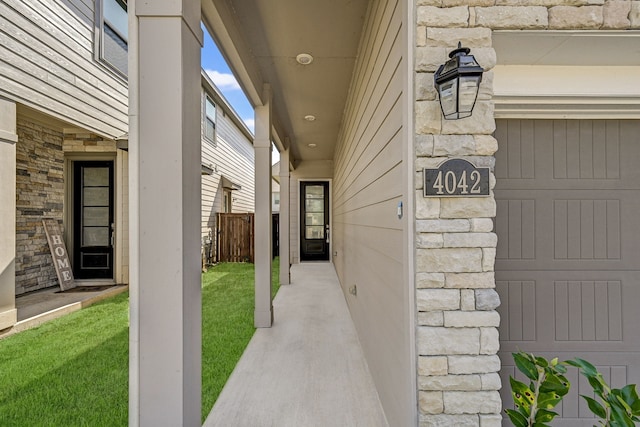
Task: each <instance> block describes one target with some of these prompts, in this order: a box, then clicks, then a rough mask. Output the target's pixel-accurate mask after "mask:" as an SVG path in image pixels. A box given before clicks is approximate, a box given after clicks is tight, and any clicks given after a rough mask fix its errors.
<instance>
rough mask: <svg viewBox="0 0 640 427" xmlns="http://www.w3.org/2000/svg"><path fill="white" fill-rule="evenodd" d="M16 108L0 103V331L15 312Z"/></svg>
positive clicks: (14, 105)
mask: <svg viewBox="0 0 640 427" xmlns="http://www.w3.org/2000/svg"><path fill="white" fill-rule="evenodd" d="M17 142H18V135H17V131H16V104H15V102H12V101H8V100H5V99H0V236H1V237H0V330H2V329H5V328H9V327H11V326H13V325H14V324H15V323H16V321H17V311H16V262H15V259H16V143H17Z"/></svg>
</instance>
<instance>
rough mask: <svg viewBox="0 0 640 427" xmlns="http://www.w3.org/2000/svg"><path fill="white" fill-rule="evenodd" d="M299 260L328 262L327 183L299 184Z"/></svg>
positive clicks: (308, 182)
mask: <svg viewBox="0 0 640 427" xmlns="http://www.w3.org/2000/svg"><path fill="white" fill-rule="evenodd" d="M300 198H301V200H302V202H301V203H300V259H301V260H302V261H328V260H329V242H330V240H329V183H328V182H321V181H320V182H310V181H304V182H301V183H300Z"/></svg>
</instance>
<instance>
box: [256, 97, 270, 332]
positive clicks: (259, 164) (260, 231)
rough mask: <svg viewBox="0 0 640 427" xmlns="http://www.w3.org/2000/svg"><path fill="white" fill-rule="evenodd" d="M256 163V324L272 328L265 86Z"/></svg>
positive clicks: (258, 118) (258, 115)
mask: <svg viewBox="0 0 640 427" xmlns="http://www.w3.org/2000/svg"><path fill="white" fill-rule="evenodd" d="M255 115H256V122H255V131H256V137H255V140H254V142H253V147H254V150H255V159H256V160H255V162H256V175H255V179H256V183H255V189H256V190H255V191H256V199H255V200H256V213H255V231H254V239H255V267H256V272H255V279H256V284H255V299H256V302H255V304H256V307H255V312H254V324H255V326H256V328H269V327H271V324H272V323H273V306H272V304H271V254H272V246H271V179H272V178H271V87H270V86H269V85H265V86H264V104H263V105H261V106H259V107H256V108H255Z"/></svg>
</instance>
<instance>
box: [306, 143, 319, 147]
mask: <svg viewBox="0 0 640 427" xmlns="http://www.w3.org/2000/svg"><path fill="white" fill-rule="evenodd" d="M308 146H309V148H316V147H317V146H318V144H313V143H311V144H308Z"/></svg>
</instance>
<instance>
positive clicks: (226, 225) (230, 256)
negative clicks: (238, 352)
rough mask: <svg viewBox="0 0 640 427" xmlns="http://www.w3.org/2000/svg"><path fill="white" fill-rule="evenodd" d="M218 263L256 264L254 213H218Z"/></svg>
mask: <svg viewBox="0 0 640 427" xmlns="http://www.w3.org/2000/svg"><path fill="white" fill-rule="evenodd" d="M216 223H217V230H216V236H217V241H218V244H217V249H218V250H217V251H216V252H217V261H218V262H251V263H252V262H254V245H253V230H254V218H253V214H252V213H243V214H239V213H218V220H217V222H216Z"/></svg>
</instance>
